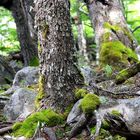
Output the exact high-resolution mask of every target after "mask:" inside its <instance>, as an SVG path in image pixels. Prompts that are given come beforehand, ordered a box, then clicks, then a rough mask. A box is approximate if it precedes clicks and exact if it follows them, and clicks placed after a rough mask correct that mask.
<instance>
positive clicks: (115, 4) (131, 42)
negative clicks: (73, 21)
mask: <svg viewBox="0 0 140 140" xmlns="http://www.w3.org/2000/svg"><path fill="white" fill-rule="evenodd" d="M85 2H86V3H87V7H88V10H89V14H90V18H91V22H92V25H93V27H94V30H95V35H96V36H95V41H96V44H97V47H98V48H99V62H100V64H101V65H106V64H109V65H113V66H114V62H116V66H119V67H121V68H122V67H127V66H129V65H130V63H131V62H132V61H133V60H135V59H137V56H136V55H135V54H134V53H133V52H132V55H131V54H129V56H128V52H130V50H127V49H125V47H126V48H131V49H133V50H134V49H135V48H136V46H137V42H136V40H135V38H134V37H133V35H132V33H131V31H130V30H129V28H128V27H127V23H126V19H125V17H124V13H123V6H122V3H121V0H111V1H110V0H109V1H107V0H92V1H91V0H85ZM112 46H113V47H112ZM122 46H123V48H121V47H122ZM116 47H117V48H118V49H116ZM114 48H115V50H114ZM114 51H115V52H114ZM123 53H124V54H123ZM118 64H119V65H118ZM116 66H115V67H116Z"/></svg>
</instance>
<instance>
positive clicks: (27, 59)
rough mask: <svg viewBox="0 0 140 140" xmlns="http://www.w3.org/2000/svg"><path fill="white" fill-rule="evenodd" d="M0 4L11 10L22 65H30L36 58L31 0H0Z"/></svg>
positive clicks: (35, 39) (36, 45) (35, 36)
mask: <svg viewBox="0 0 140 140" xmlns="http://www.w3.org/2000/svg"><path fill="white" fill-rule="evenodd" d="M0 6H3V7H5V8H6V9H9V10H10V11H12V14H13V17H14V19H15V22H16V26H17V33H18V39H19V42H20V47H21V53H22V55H23V59H24V65H25V66H27V65H31V64H32V61H35V60H36V59H37V58H38V51H37V47H38V41H37V34H36V32H35V30H34V16H35V12H34V11H33V10H32V9H33V7H34V4H33V0H1V1H0Z"/></svg>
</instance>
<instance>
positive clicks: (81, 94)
mask: <svg viewBox="0 0 140 140" xmlns="http://www.w3.org/2000/svg"><path fill="white" fill-rule="evenodd" d="M86 94H88V91H87V90H86V89H82V88H81V89H78V88H77V89H76V90H75V97H76V98H77V99H81V98H83V97H85V95H86Z"/></svg>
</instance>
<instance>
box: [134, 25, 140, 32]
mask: <svg viewBox="0 0 140 140" xmlns="http://www.w3.org/2000/svg"><path fill="white" fill-rule="evenodd" d="M139 28H140V26H137V27H136V28H135V29H134V30H133V31H132V33H134V32H135V31H137V30H138V29H139Z"/></svg>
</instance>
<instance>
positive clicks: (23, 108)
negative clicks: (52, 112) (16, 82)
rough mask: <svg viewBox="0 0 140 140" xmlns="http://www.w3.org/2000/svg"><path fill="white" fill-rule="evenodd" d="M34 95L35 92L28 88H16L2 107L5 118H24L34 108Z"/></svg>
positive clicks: (10, 119)
mask: <svg viewBox="0 0 140 140" xmlns="http://www.w3.org/2000/svg"><path fill="white" fill-rule="evenodd" d="M36 95H37V93H36V92H35V91H33V90H30V89H25V88H19V89H17V90H16V91H15V92H14V94H13V95H12V96H11V98H10V100H9V101H8V103H7V104H6V105H5V107H4V115H5V117H6V118H7V120H8V121H12V120H16V119H17V118H19V119H24V118H26V117H27V116H28V115H29V114H30V113H31V112H32V111H33V110H34V109H35V105H34V101H35V97H36Z"/></svg>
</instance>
